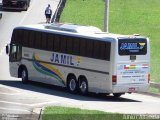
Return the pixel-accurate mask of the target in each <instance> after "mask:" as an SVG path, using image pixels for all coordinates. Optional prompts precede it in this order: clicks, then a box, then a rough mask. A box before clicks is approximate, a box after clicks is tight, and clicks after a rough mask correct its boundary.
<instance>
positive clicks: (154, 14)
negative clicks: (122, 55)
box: [60, 0, 160, 82]
mask: <svg viewBox="0 0 160 120" xmlns="http://www.w3.org/2000/svg"><path fill="white" fill-rule="evenodd" d="M159 5H160V0H110V12H109V15H110V16H109V32H111V33H118V34H135V33H138V34H141V35H144V36H148V37H149V38H150V42H151V80H152V81H153V82H160V74H159V71H160V47H159V45H160V40H159V39H160V36H159V34H160V7H159ZM103 20H104V0H67V2H66V6H65V8H64V11H63V13H62V16H61V19H60V21H61V22H68V23H76V24H81V25H92V26H96V27H99V28H101V29H102V30H103V23H104V22H103Z"/></svg>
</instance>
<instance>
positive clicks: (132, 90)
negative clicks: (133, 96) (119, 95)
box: [128, 88, 136, 92]
mask: <svg viewBox="0 0 160 120" xmlns="http://www.w3.org/2000/svg"><path fill="white" fill-rule="evenodd" d="M135 91H136V88H129V89H128V92H135Z"/></svg>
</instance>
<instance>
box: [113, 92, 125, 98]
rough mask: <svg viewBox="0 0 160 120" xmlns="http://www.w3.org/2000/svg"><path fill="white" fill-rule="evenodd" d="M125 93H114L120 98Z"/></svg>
mask: <svg viewBox="0 0 160 120" xmlns="http://www.w3.org/2000/svg"><path fill="white" fill-rule="evenodd" d="M123 94H124V93H113V95H114V97H115V98H119V97H121V95H123Z"/></svg>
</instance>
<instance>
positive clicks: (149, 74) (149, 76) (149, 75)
mask: <svg viewBox="0 0 160 120" xmlns="http://www.w3.org/2000/svg"><path fill="white" fill-rule="evenodd" d="M149 82H150V74H148V83H149Z"/></svg>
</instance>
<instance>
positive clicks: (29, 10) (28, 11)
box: [19, 0, 38, 25]
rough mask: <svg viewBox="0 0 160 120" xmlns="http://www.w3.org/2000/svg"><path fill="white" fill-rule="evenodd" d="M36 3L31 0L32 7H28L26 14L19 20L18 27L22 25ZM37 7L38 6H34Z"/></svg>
mask: <svg viewBox="0 0 160 120" xmlns="http://www.w3.org/2000/svg"><path fill="white" fill-rule="evenodd" d="M35 3H36V0H33V3H32V5H31V6H30V8H29V9H28V10H27V12H26V14H25V15H24V17H23V18H22V19H21V21H20V23H19V25H22V23H23V21H24V20H25V19H26V17H27V16H28V14H29V13H31V12H32V11H31V10H32V8H33V7H34V4H35ZM36 7H38V6H36Z"/></svg>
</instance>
